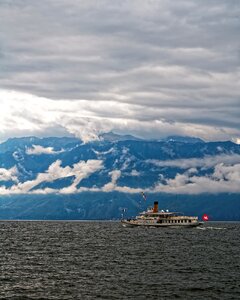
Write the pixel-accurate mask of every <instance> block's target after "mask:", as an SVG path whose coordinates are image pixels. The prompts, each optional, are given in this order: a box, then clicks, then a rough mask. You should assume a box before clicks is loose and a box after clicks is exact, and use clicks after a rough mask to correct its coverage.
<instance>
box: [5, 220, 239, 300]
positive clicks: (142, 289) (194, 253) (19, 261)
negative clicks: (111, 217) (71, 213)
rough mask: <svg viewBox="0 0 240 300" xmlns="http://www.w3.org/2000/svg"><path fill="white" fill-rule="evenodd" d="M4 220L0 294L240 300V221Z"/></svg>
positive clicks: (55, 297) (49, 296) (20, 296)
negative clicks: (152, 224)
mask: <svg viewBox="0 0 240 300" xmlns="http://www.w3.org/2000/svg"><path fill="white" fill-rule="evenodd" d="M204 226H205V227H204V228H203V229H197V228H193V229H186V228H184V229H167V228H166V229H164V228H162V229H161V228H160V229H159V228H158V229H157V228H155V229H154V228H153V229H148V228H123V227H121V225H120V224H119V223H117V222H15V221H13V222H0V267H1V273H0V299H175V298H179V299H192V298H195V299H240V249H239V246H240V235H239V230H240V223H208V224H205V225H204Z"/></svg>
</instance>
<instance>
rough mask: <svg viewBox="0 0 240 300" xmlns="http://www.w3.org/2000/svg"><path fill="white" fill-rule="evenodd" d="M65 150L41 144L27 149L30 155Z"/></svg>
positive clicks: (55, 152)
mask: <svg viewBox="0 0 240 300" xmlns="http://www.w3.org/2000/svg"><path fill="white" fill-rule="evenodd" d="M61 152H64V150H59V151H55V150H54V148H53V147H42V146H40V145H32V148H27V149H26V154H28V155H41V154H49V155H51V154H57V153H61Z"/></svg>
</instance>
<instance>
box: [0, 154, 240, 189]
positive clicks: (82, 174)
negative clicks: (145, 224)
mask: <svg viewBox="0 0 240 300" xmlns="http://www.w3.org/2000/svg"><path fill="white" fill-rule="evenodd" d="M239 158H240V156H239V155H238V156H237V155H233V156H232V159H231V157H230V156H228V157H227V156H225V158H224V159H225V161H224V162H221V163H220V162H219V160H220V159H219V157H215V158H214V157H212V162H215V163H216V164H215V165H214V166H213V163H211V159H210V157H207V158H206V160H205V162H204V160H203V159H202V160H201V159H199V160H195V161H193V160H192V159H189V162H188V163H187V162H186V161H187V160H184V162H182V163H183V164H182V168H183V169H186V171H185V172H184V173H183V174H176V176H175V178H173V179H168V178H163V176H161V180H160V181H159V182H156V183H155V186H154V187H151V188H146V189H141V188H131V187H128V186H119V185H118V179H119V178H120V177H121V176H122V173H121V171H120V170H113V171H111V172H110V173H109V175H110V176H111V181H110V182H109V183H107V184H105V185H104V186H103V187H101V188H96V187H92V188H86V187H81V186H80V187H79V188H78V187H77V186H78V185H79V183H80V182H81V180H82V179H84V178H87V177H89V176H90V175H91V174H93V173H95V172H98V171H100V170H101V169H103V168H104V166H103V161H101V160H88V161H86V162H84V161H80V162H79V163H76V164H74V165H73V167H69V166H66V167H62V166H61V161H60V160H57V161H56V162H54V163H53V164H51V165H50V166H49V168H48V170H47V171H46V172H45V173H40V174H38V176H37V177H36V179H34V180H30V181H26V182H23V183H21V182H18V179H17V174H18V170H17V168H16V167H13V168H11V169H9V170H6V169H3V168H1V169H0V181H8V180H12V181H14V182H15V183H16V184H15V185H13V186H12V187H10V188H6V187H5V186H1V187H0V195H6V194H20V193H22V194H24V193H33V194H40V193H44V194H49V193H62V194H71V193H78V192H83V191H91V192H112V191H118V192H122V193H140V192H142V191H144V192H146V193H161V192H163V193H172V194H201V193H214V194H217V193H240V162H239ZM224 159H223V160H224ZM176 165H177V166H179V161H175V166H176ZM196 167H201V168H204V167H208V168H209V167H213V172H212V173H211V174H208V175H198V170H197V169H196ZM137 175H139V174H137ZM69 176H73V180H72V183H71V184H70V185H69V186H67V187H64V188H62V189H58V190H57V189H50V188H45V189H34V188H36V187H37V186H38V185H39V184H41V183H44V182H53V181H54V180H57V179H59V178H65V177H69ZM132 176H136V174H135V173H133V174H132ZM163 179H164V184H163V183H162V182H163Z"/></svg>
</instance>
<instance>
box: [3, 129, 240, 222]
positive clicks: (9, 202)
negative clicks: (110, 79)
mask: <svg viewBox="0 0 240 300" xmlns="http://www.w3.org/2000/svg"><path fill="white" fill-rule="evenodd" d="M239 165H240V146H239V145H237V144H234V143H232V142H229V141H228V142H209V143H207V142H204V141H202V140H200V139H197V138H192V137H191V138H189V137H169V138H168V139H164V140H160V141H147V140H141V139H138V138H135V137H133V136H129V135H128V136H120V135H116V134H113V133H108V134H104V135H102V136H101V137H100V140H99V141H97V142H96V141H95V142H91V143H88V144H84V143H82V142H81V141H80V140H78V139H76V138H69V137H64V138H55V137H52V138H37V137H24V138H13V139H9V140H7V141H6V142H4V143H2V144H0V218H6V219H8V218H10V219H11V218H13V219H14V218H20V219H21V218H23V219H24V218H27V219H31V218H34V219H36V218H37V219H38V218H39V219H46V218H47V219H49V218H50V219H55V218H56V219H106V218H111V219H112V218H118V217H119V216H120V213H119V211H120V210H121V208H122V207H127V208H128V214H129V215H131V213H132V214H134V213H136V212H137V210H138V208H139V206H140V204H139V203H140V201H141V206H143V208H144V207H145V206H147V205H150V204H151V203H150V202H151V201H150V200H153V199H155V198H156V197H161V200H162V204H164V205H165V204H166V205H167V204H168V207H169V208H172V209H175V208H178V207H179V205H180V208H181V207H182V208H183V209H184V210H185V212H186V210H187V211H189V212H192V213H195V214H198V213H199V211H202V208H201V204H203V203H205V204H204V205H203V206H204V208H205V211H206V209H210V210H211V208H212V206H213V203H214V206H216V203H217V201H218V200H219V201H220V202H221V201H224V199H228V200H227V201H228V202H227V204H226V205H225V206H226V207H229V211H228V212H227V213H225V214H224V209H223V208H222V207H221V206H220V207H219V209H220V211H222V213H220V214H219V212H218V213H217V214H215V217H214V216H213V219H217V218H221V219H238V218H239V216H238V215H236V213H235V212H234V210H235V209H234V207H233V204H231V203H232V200H231V199H234V201H235V202H234V205H235V206H236V199H237V198H238V195H239V194H240V190H239V186H240V167H239ZM141 191H144V193H145V194H147V195H148V198H147V201H146V202H143V201H142V200H141V197H140V192H141ZM223 195H225V196H224V197H223ZM226 195H227V196H226ZM83 196H84V197H83ZM206 197H207V199H208V201H207V202H206ZM213 198H214V201H212V202H211V199H213ZM179 199H180V200H179ZM185 199H188V200H185ZM203 199H204V201H203ZM193 200H194V201H193ZM220 202H219V203H220ZM237 203H238V202H237ZM164 205H163V206H164ZM174 205H175V206H174ZM20 207H21V209H20ZM194 207H195V208H196V209H195V210H194ZM231 212H232V213H231ZM234 213H235V214H234ZM213 215H214V213H213ZM216 216H217V217H216Z"/></svg>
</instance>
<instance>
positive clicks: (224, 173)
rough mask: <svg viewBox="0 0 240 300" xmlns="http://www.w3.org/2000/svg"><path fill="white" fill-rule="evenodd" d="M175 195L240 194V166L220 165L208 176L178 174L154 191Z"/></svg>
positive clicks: (158, 185)
mask: <svg viewBox="0 0 240 300" xmlns="http://www.w3.org/2000/svg"><path fill="white" fill-rule="evenodd" d="M152 192H154V193H156V192H165V193H173V194H202V193H211V194H219V193H239V192H240V164H236V165H233V166H226V165H224V164H218V165H216V166H215V168H214V172H213V174H211V175H208V176H196V175H192V174H189V173H188V172H186V173H184V174H177V175H176V177H175V178H174V179H166V184H165V185H163V184H161V183H160V184H157V185H156V187H155V188H154V190H153V191H152Z"/></svg>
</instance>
